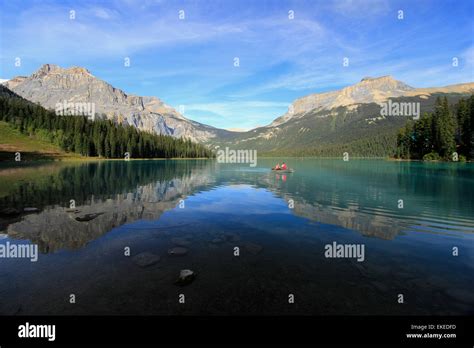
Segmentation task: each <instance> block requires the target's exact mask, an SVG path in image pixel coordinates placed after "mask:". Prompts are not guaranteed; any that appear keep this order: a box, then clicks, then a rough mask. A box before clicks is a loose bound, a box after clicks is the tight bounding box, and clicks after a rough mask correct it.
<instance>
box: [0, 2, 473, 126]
mask: <svg viewBox="0 0 474 348" xmlns="http://www.w3.org/2000/svg"><path fill="white" fill-rule="evenodd" d="M427 4H428V3H425V2H422V3H418V2H413V1H397V0H393V1H388V0H334V1H331V0H328V1H326V0H324V1H322V0H321V1H318V0H314V1H290V0H288V1H285V0H282V1H264V2H255V1H252V0H239V1H221V0H208V1H205V2H204V1H194V0H189V1H188V0H183V1H181V2H175V1H173V2H170V1H159V0H142V1H134V0H110V1H104V2H102V1H100V2H99V1H92V0H85V1H81V2H78V1H68V2H59V1H55V0H44V1H42V2H41V3H39V2H36V1H28V0H25V1H24V2H22V3H21V4H20V3H17V2H6V1H4V2H0V10H1V11H2V14H4V16H3V19H4V20H3V21H2V23H1V25H2V50H1V52H0V63H1V68H2V69H1V72H0V76H2V77H4V78H11V77H13V76H15V75H28V74H31V72H33V71H34V70H36V69H37V68H38V67H39V66H40V65H41V64H44V63H55V64H59V65H64V66H71V65H83V66H85V67H87V68H88V69H89V70H91V71H92V72H93V73H94V75H96V76H99V77H100V78H103V79H105V80H106V81H108V82H110V83H111V84H112V85H114V86H116V87H118V88H122V89H124V90H125V91H126V92H127V93H134V94H139V95H155V96H158V97H160V98H161V99H163V100H164V101H165V102H166V103H168V104H171V105H174V106H178V105H185V106H186V115H187V116H188V117H190V118H194V119H196V120H197V121H200V122H204V123H206V122H207V123H210V124H212V125H215V126H219V127H224V128H236V127H237V128H247V127H252V126H255V125H262V124H267V123H269V122H271V121H272V120H273V119H274V118H275V117H277V116H279V115H281V114H282V113H284V112H285V111H286V109H287V105H288V104H289V103H290V102H291V101H292V100H294V99H296V98H298V97H301V96H303V95H307V94H310V93H315V92H320V91H328V90H334V89H337V88H341V87H344V86H346V85H348V84H352V83H355V82H357V81H359V80H360V79H361V78H362V77H364V76H379V75H387V74H390V75H393V76H394V77H395V78H398V79H400V80H402V81H404V82H406V83H408V84H410V85H413V86H415V87H428V86H439V85H447V84H452V83H458V82H466V81H472V79H473V71H474V48H473V47H474V45H473V42H472V34H473V32H472V18H471V16H472V12H473V10H474V8H473V7H474V5H473V4H472V2H459V1H454V0H446V1H441V0H432V1H430V2H429V6H427ZM400 9H402V10H403V11H404V14H405V18H404V19H403V20H398V19H397V11H398V10H400ZM71 10H74V11H75V19H73V20H71V19H70V11H71ZM180 10H183V11H184V13H185V18H184V19H182V20H181V19H180V18H179V14H180V13H179V11H180ZM290 10H291V11H293V13H294V18H293V17H291V18H290V16H289V11H290ZM17 57H20V58H21V60H22V65H21V66H20V67H16V66H14V61H15V58H17ZM125 57H129V58H130V60H131V66H130V67H125V66H124V64H123V63H124V58H125ZM344 57H347V58H349V66H348V67H343V66H342V60H343V58H344ZM453 57H459V66H457V67H453V66H452V63H451V62H452V58H453ZM235 58H238V61H239V64H238V66H235V65H234V63H235V62H234V60H235Z"/></svg>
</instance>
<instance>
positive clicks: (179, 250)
mask: <svg viewBox="0 0 474 348" xmlns="http://www.w3.org/2000/svg"><path fill="white" fill-rule="evenodd" d="M187 253H188V249H186V248H183V247H175V248H171V249H169V250H168V255H171V256H184V255H186V254H187Z"/></svg>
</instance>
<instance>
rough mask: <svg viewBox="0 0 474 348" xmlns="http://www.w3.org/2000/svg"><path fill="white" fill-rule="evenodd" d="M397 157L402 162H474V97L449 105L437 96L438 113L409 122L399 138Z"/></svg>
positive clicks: (445, 100) (445, 99) (425, 115)
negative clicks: (418, 160)
mask: <svg viewBox="0 0 474 348" xmlns="http://www.w3.org/2000/svg"><path fill="white" fill-rule="evenodd" d="M395 157H397V158H402V159H423V160H446V161H465V160H467V159H469V160H474V95H472V96H470V97H469V98H468V99H467V100H465V99H460V100H459V101H458V103H457V104H454V105H453V106H450V105H449V104H448V100H447V98H446V97H444V98H440V97H438V98H437V100H436V106H435V110H434V111H433V112H432V113H425V114H424V115H423V116H422V117H420V119H419V120H416V121H414V122H413V121H410V122H408V123H407V124H406V126H405V127H404V128H402V129H401V130H400V131H399V132H398V135H397V150H396V154H395Z"/></svg>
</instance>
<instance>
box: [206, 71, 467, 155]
mask: <svg viewBox="0 0 474 348" xmlns="http://www.w3.org/2000/svg"><path fill="white" fill-rule="evenodd" d="M473 92H474V83H465V84H458V85H451V86H446V87H439V88H438V87H435V88H413V87H411V86H408V85H407V84H405V83H403V82H401V81H398V80H395V79H394V78H393V77H391V76H382V77H378V78H371V77H366V78H364V79H362V80H361V81H360V82H358V83H356V84H354V85H352V86H348V87H345V88H342V89H341V90H337V91H331V92H325V93H316V94H311V95H308V96H305V97H302V98H299V99H297V100H295V101H294V102H293V103H292V104H291V105H290V107H289V108H288V112H287V113H285V114H284V115H282V116H280V117H278V118H277V119H275V120H274V121H273V122H272V123H270V124H269V125H267V126H264V127H259V128H256V129H253V130H250V131H248V132H241V133H233V134H231V135H230V136H229V137H227V138H226V139H218V138H215V139H212V140H213V144H214V145H216V146H217V145H218V146H229V147H234V148H250V149H257V150H259V151H260V152H263V153H266V154H274V155H278V154H282V155H287V154H288V155H314V156H324V155H331V156H333V155H334V156H339V155H341V154H342V151H346V150H347V151H349V150H350V152H351V153H352V154H354V155H361V156H386V155H387V154H389V153H390V151H391V150H393V149H394V147H395V141H396V133H397V131H398V130H399V129H400V128H401V127H403V126H404V125H405V124H406V122H407V120H408V119H412V117H402V116H383V115H382V114H381V103H384V102H388V100H391V102H400V103H407V102H410V103H419V105H420V115H422V114H423V113H424V112H431V111H432V110H433V109H434V105H435V101H436V98H437V97H438V96H447V97H448V100H449V101H450V102H451V103H454V102H456V101H457V100H458V99H460V98H461V97H463V96H468V95H470V94H471V93H473ZM219 140H220V141H219Z"/></svg>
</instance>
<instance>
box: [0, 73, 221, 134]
mask: <svg viewBox="0 0 474 348" xmlns="http://www.w3.org/2000/svg"><path fill="white" fill-rule="evenodd" d="M4 85H5V86H6V87H7V88H9V89H10V90H12V91H13V92H15V93H17V94H18V95H20V96H22V97H23V98H25V99H27V100H30V101H32V102H35V103H38V104H40V105H41V106H43V107H45V108H47V109H52V110H55V109H56V105H57V103H61V104H63V103H93V105H94V107H95V113H96V114H98V115H105V117H106V118H107V119H111V120H114V121H115V122H117V123H121V124H124V125H132V126H135V127H137V128H138V129H140V130H144V131H148V132H152V133H157V134H164V135H171V136H174V137H186V138H189V139H191V140H193V141H200V142H203V141H208V140H210V139H212V138H214V137H216V136H221V137H224V136H225V135H226V134H227V133H229V132H227V131H225V130H220V129H217V128H214V127H210V126H207V125H204V124H201V123H198V122H194V121H191V120H189V119H187V118H185V117H184V116H183V115H181V114H180V113H179V112H177V111H176V110H175V109H173V108H172V107H171V106H168V105H166V104H165V103H164V102H163V101H161V100H160V99H158V98H156V97H140V96H135V95H130V94H126V93H125V92H123V91H122V90H120V89H118V88H115V87H113V86H111V85H110V84H108V83H107V82H105V81H103V80H101V79H99V78H97V77H95V76H94V75H92V74H91V73H90V72H89V71H88V70H87V69H85V68H81V67H72V68H67V69H66V68H61V67H59V66H57V65H53V64H45V65H43V66H42V67H41V68H40V69H39V70H38V71H36V72H35V73H33V74H32V75H31V76H29V77H25V76H18V77H15V78H13V79H11V80H9V81H7V82H4Z"/></svg>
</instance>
